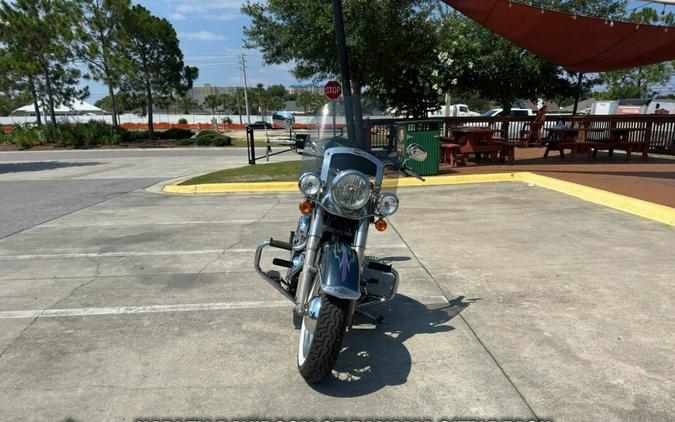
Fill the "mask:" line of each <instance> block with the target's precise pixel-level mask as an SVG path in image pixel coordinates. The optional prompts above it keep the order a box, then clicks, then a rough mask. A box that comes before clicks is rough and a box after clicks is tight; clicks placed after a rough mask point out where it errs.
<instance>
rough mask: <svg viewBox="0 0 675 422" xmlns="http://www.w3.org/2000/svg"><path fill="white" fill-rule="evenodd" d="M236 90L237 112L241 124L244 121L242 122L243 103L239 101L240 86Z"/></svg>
mask: <svg viewBox="0 0 675 422" xmlns="http://www.w3.org/2000/svg"><path fill="white" fill-rule="evenodd" d="M235 92H236V93H237V114H239V124H240V125H241V124H243V123H244V122H242V120H241V105H240V102H239V87H237V88H235Z"/></svg>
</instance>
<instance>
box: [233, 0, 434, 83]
mask: <svg viewBox="0 0 675 422" xmlns="http://www.w3.org/2000/svg"><path fill="white" fill-rule="evenodd" d="M432 5H435V1H432V0H407V1H406V0H378V1H360V0H345V1H344V14H345V31H346V37H347V49H348V52H349V65H350V72H351V75H350V76H351V79H352V81H351V82H352V87H353V90H354V94H355V95H361V92H362V90H363V88H364V87H366V86H369V87H373V86H378V84H381V83H383V82H384V81H386V80H387V76H388V75H390V74H391V73H393V72H397V71H398V70H400V67H401V63H402V62H405V63H406V64H409V65H414V64H415V63H417V62H426V61H427V60H429V58H430V57H433V56H434V55H435V52H434V46H435V33H436V31H435V30H434V26H433V23H432V22H431V20H432ZM242 11H243V12H244V13H245V14H247V15H249V16H250V17H251V19H252V23H251V25H250V26H248V27H246V28H244V34H245V37H246V41H247V44H248V45H249V46H251V47H255V48H258V49H259V50H261V51H262V53H263V58H264V60H265V61H266V62H267V63H277V64H279V63H294V68H293V70H292V73H293V74H294V75H295V76H296V77H297V78H299V79H312V80H315V81H318V80H325V79H328V78H334V77H336V76H337V75H338V74H339V67H338V62H337V52H336V45H335V33H334V30H333V10H332V4H331V2H325V1H304V0H268V1H266V2H264V3H262V2H256V1H249V2H247V3H246V4H245V5H244V7H243V8H242Z"/></svg>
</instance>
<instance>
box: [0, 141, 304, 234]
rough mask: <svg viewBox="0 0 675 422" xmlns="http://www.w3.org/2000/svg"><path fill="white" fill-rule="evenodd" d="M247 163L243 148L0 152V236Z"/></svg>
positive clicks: (285, 157)
mask: <svg viewBox="0 0 675 422" xmlns="http://www.w3.org/2000/svg"><path fill="white" fill-rule="evenodd" d="M263 152H264V151H263V150H258V152H257V153H258V155H262V154H263ZM297 157H298V156H297V155H295V154H282V155H279V156H276V157H273V160H274V161H279V160H287V159H297ZM246 164H247V155H246V149H245V148H171V149H144V150H140V149H132V150H119V149H118V150H76V151H22V152H0V198H2V201H0V238H2V237H4V236H7V235H9V234H12V233H16V232H19V231H21V230H23V229H26V228H28V227H32V226H34V225H35V224H38V223H41V222H44V221H48V220H51V219H53V218H56V217H59V216H61V215H64V214H67V213H70V212H73V211H76V210H78V209H82V208H84V207H87V206H90V205H93V204H96V203H98V202H101V201H105V200H108V199H110V198H114V197H115V196H118V195H120V194H123V193H127V192H130V191H132V190H135V189H140V188H146V187H148V186H150V185H153V184H155V183H157V182H159V181H162V180H167V179H173V178H178V177H186V176H189V175H193V174H195V173H200V172H202V173H207V172H210V171H214V170H220V169H223V168H230V167H240V166H243V165H246Z"/></svg>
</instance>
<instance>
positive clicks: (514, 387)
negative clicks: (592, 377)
mask: <svg viewBox="0 0 675 422" xmlns="http://www.w3.org/2000/svg"><path fill="white" fill-rule="evenodd" d="M391 227H392V229H393V230H394V232H396V234H397V235H398V237H399V238H400V239H401V241H402V242H403V243H405V245H406V246H407V248H408V250H409V251H410V253H411V254H412V255H413V256H414V257H415V259H416V260H417V261H418V262H419V263H420V266H421V267H422V269H423V270H424V272H426V273H427V275H428V276H429V277H430V278H431V279H432V280H433V281H434V284H436V287H437V288H438V290H439V291H440V292H441V294H442V295H443V298H444V299H445V301H447V302H448V303H452V300H451V299H450V298H449V297H448V296H447V294H446V293H445V290H443V288H442V287H441V284H440V283H439V282H438V280H436V277H434V275H433V274H432V273H431V271H430V270H429V268H427V266H426V265H425V264H424V262H423V261H422V259H421V258H420V257H419V256H418V255H417V253H416V252H415V251H413V250H412V248H411V247H410V245H409V244H408V242H406V240H405V239H403V236H402V235H401V233H400V232H399V231H398V230H397V229H396V227H395V226H394V225H393V224H392V225H391ZM457 316H458V317H459V318H460V319H461V320H462V322H464V324H465V325H466V327H467V328H468V329H469V331H470V332H471V335H472V336H473V337H474V338H475V339H476V341H478V344H480V346H481V348H483V350H485V353H487V355H488V356H489V357H490V359H491V360H492V361H493V362H494V363H495V365H496V366H497V368H498V369H499V371H500V372H501V373H502V375H504V378H506V381H507V382H508V383H509V384H510V385H511V387H512V388H513V390H514V391H515V392H516V394H517V395H518V397H520V399H521V400H522V401H523V403H524V404H525V406H526V407H527V408H528V409H529V410H530V412H531V413H532V416H533V417H534V419H539V417H538V416H537V414H536V413H535V411H534V409H533V408H532V406H531V405H530V403H529V402H528V401H527V399H526V398H525V396H524V395H523V393H521V392H520V390H519V389H518V387H517V386H516V384H515V383H514V382H513V380H512V379H511V377H510V376H509V375H508V374H507V373H506V371H505V370H504V368H503V367H502V365H501V364H500V363H499V361H498V360H497V358H496V357H495V356H494V355H493V354H492V352H491V351H490V349H488V347H487V345H486V344H485V343H483V341H482V340H481V338H480V337H479V336H478V333H476V331H475V330H474V329H473V327H471V324H469V321H467V319H466V318H464V316H463V315H462V313H461V312H460V313H458V314H457Z"/></svg>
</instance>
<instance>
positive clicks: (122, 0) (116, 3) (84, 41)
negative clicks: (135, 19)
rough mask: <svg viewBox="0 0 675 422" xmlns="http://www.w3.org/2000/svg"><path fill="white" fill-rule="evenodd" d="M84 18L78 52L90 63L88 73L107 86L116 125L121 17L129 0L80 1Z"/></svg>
mask: <svg viewBox="0 0 675 422" xmlns="http://www.w3.org/2000/svg"><path fill="white" fill-rule="evenodd" d="M79 5H80V8H81V11H82V19H81V20H79V21H78V24H77V36H78V41H79V42H78V44H77V54H78V57H79V58H80V59H81V60H83V61H84V62H86V63H87V67H88V69H89V75H85V76H91V77H92V78H93V79H94V80H95V81H102V82H103V83H105V84H106V85H107V86H108V95H109V98H110V100H111V104H110V110H112V122H113V126H117V113H118V110H117V103H116V96H115V88H116V87H117V85H118V81H119V78H120V72H121V64H122V62H123V59H122V57H121V56H120V55H121V54H122V53H123V48H122V47H121V46H122V45H124V39H123V36H124V31H122V17H123V16H124V14H125V13H126V12H127V11H128V10H129V7H130V1H129V0H88V1H81V2H80V3H79Z"/></svg>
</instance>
